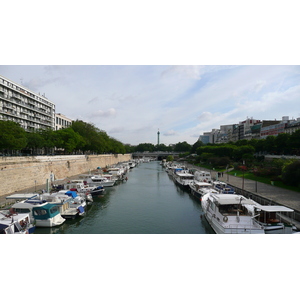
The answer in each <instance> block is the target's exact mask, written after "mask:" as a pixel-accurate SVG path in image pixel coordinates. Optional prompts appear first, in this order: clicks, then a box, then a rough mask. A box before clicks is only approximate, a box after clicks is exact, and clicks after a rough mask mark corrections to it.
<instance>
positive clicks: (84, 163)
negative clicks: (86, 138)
mask: <svg viewBox="0 0 300 300" xmlns="http://www.w3.org/2000/svg"><path fill="white" fill-rule="evenodd" d="M131 159H132V156H131V154H104V155H61V156H32V157H30V156H26V157H23V156H22V157H1V158H0V196H3V195H6V194H10V193H15V192H16V191H20V190H24V189H27V188H30V187H34V186H38V185H42V184H46V182H47V180H49V181H51V180H52V181H55V180H64V179H66V178H68V177H71V176H75V175H79V174H83V173H88V172H89V171H92V170H95V169H97V168H98V167H101V168H104V167H107V166H112V165H114V164H117V163H119V162H125V161H129V160H131Z"/></svg>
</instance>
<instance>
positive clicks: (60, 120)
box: [55, 113, 72, 130]
mask: <svg viewBox="0 0 300 300" xmlns="http://www.w3.org/2000/svg"><path fill="white" fill-rule="evenodd" d="M71 124H72V120H71V119H70V118H68V117H66V116H65V115H63V114H61V113H57V114H55V130H59V129H62V128H67V127H70V126H71Z"/></svg>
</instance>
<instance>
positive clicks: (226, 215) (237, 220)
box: [163, 163, 296, 234]
mask: <svg viewBox="0 0 300 300" xmlns="http://www.w3.org/2000/svg"><path fill="white" fill-rule="evenodd" d="M163 166H164V167H165V168H166V172H167V173H168V174H169V175H170V177H172V178H173V180H174V182H175V183H176V184H178V185H179V186H180V187H181V188H183V189H186V190H189V191H190V192H191V194H193V195H194V196H195V197H196V198H197V199H199V200H200V201H201V207H202V210H203V215H204V216H205V218H206V220H207V221H208V223H209V224H210V225H211V227H212V229H213V230H214V231H215V232H216V233H246V234H247V233H251V234H255V233H260V234H264V233H295V230H296V228H295V226H293V224H292V223H291V221H292V219H293V218H292V217H293V214H294V210H293V209H291V208H288V207H285V206H281V205H261V204H259V203H257V202H255V201H254V200H252V199H249V198H246V197H244V196H242V195H238V194H236V193H235V191H234V189H233V188H232V187H231V186H229V185H228V184H226V183H225V182H222V181H219V180H213V179H212V177H211V174H210V172H207V171H195V170H193V171H191V170H189V169H187V168H186V167H185V166H183V165H176V164H174V163H170V164H168V163H164V164H163ZM201 217H202V216H201Z"/></svg>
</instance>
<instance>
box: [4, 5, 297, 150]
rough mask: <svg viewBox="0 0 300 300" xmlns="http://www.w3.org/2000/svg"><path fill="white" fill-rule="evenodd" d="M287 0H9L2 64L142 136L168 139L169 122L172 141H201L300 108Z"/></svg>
mask: <svg viewBox="0 0 300 300" xmlns="http://www.w3.org/2000/svg"><path fill="white" fill-rule="evenodd" d="M15 2H17V3H18V10H15V9H14V6H15V5H16V4H15ZM206 2H208V1H206ZM287 2H288V3H289V5H284V6H283V5H281V3H280V1H264V2H262V1H258V0H252V1H243V3H241V1H235V0H228V1H225V2H224V1H219V0H213V1H209V3H206V4H204V1H193V0H186V1H185V2H184V5H182V4H181V2H180V1H162V0H161V1H156V0H153V1H151V2H150V1H143V3H142V2H141V1H135V0H128V1H119V0H114V1H110V2H108V3H105V4H104V3H102V2H101V3H102V4H101V5H100V6H99V5H98V6H97V8H95V5H94V4H95V3H96V1H91V0H86V1H85V5H82V3H81V2H73V4H72V7H70V5H69V2H67V1H66V2H62V1H56V0H53V1H51V3H48V2H46V3H45V6H43V7H40V4H39V3H40V2H39V1H36V0H28V1H26V2H24V1H13V2H7V3H5V4H3V5H5V7H4V8H5V10H6V11H9V10H14V20H18V26H12V25H13V23H12V21H13V18H12V16H11V14H2V17H1V19H0V25H1V26H2V27H1V28H6V30H2V32H1V38H2V45H3V47H1V55H0V74H1V75H3V76H5V77H7V78H9V79H11V80H13V81H15V82H16V83H19V84H21V83H22V84H23V85H24V86H25V87H27V88H29V89H31V90H33V91H35V92H37V93H41V94H45V95H46V97H47V98H48V99H49V100H51V101H53V102H54V103H55V104H56V111H57V112H58V113H62V114H64V115H66V116H68V117H70V118H72V119H81V120H83V121H86V122H89V123H93V124H94V125H95V126H97V127H98V128H100V129H102V130H104V131H106V132H107V134H108V135H109V136H112V137H114V138H116V139H118V140H120V141H121V142H123V143H129V144H132V145H136V144H139V143H153V144H156V142H157V131H158V129H159V131H160V133H161V134H160V142H161V143H164V144H166V145H169V144H171V143H178V142H183V141H187V142H188V143H190V144H193V143H195V142H196V141H197V139H198V137H199V135H201V134H203V132H206V131H210V130H211V129H213V128H219V127H220V126H221V125H227V124H234V123H238V122H240V121H243V120H245V119H246V118H247V117H253V118H254V119H260V120H263V119H265V120H274V119H281V118H282V116H289V117H290V118H292V117H293V118H298V117H300V104H299V99H300V80H299V79H300V67H299V65H300V64H299V57H300V56H299V52H300V49H299V48H300V46H299V43H298V39H297V36H298V32H297V28H299V24H298V23H299V21H298V20H299V18H298V10H297V9H293V5H292V4H294V3H296V2H295V1H289V0H288V1H287ZM47 3H48V4H47ZM97 3H98V2H97ZM30 4H32V8H34V10H29V9H28V8H29V7H30ZM270 5H271V6H272V10H271V11H270ZM71 8H72V9H71ZM25 11H26V14H25V13H24V12H25ZM15 23H16V22H14V24H15ZM8 24H10V25H11V26H9V27H7V25H8ZM15 25H16V24H15Z"/></svg>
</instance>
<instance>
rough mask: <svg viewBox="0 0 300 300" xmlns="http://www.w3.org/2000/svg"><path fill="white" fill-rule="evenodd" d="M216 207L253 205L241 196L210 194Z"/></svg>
mask: <svg viewBox="0 0 300 300" xmlns="http://www.w3.org/2000/svg"><path fill="white" fill-rule="evenodd" d="M211 197H212V198H213V199H214V201H215V202H216V204H217V205H218V204H219V205H230V204H252V205H253V204H254V203H253V201H252V200H251V199H247V198H245V197H243V196H242V195H235V194H211Z"/></svg>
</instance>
